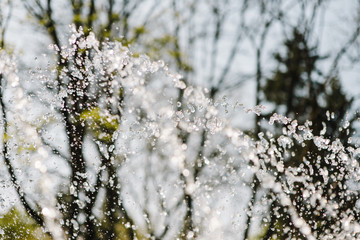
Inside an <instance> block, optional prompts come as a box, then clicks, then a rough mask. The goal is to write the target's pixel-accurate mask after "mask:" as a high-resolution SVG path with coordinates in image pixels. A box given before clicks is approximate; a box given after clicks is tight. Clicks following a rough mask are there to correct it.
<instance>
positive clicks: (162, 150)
mask: <svg viewBox="0 0 360 240" xmlns="http://www.w3.org/2000/svg"><path fill="white" fill-rule="evenodd" d="M53 48H54V50H55V51H57V52H60V54H61V62H59V63H58V64H59V65H60V66H61V65H62V64H65V63H66V62H68V61H72V62H71V63H70V64H69V66H70V67H69V68H65V67H64V68H63V69H62V71H61V74H60V76H59V79H60V81H63V82H65V83H68V84H63V85H62V86H61V87H60V89H59V92H58V94H57V96H55V97H56V98H57V99H58V100H59V101H57V102H58V104H59V105H58V106H55V107H58V108H61V107H62V104H63V101H65V100H66V99H67V98H68V97H69V96H71V95H73V96H74V95H75V96H78V97H83V96H84V94H89V93H92V94H95V93H97V92H96V91H98V92H99V93H100V94H98V95H96V96H89V98H90V99H92V100H93V101H95V100H96V101H97V102H96V103H97V104H98V105H94V106H90V107H86V106H84V108H83V109H84V111H83V112H82V113H81V114H80V115H79V116H78V118H79V119H80V122H81V123H82V124H84V125H86V126H87V127H88V130H91V131H89V133H90V134H91V135H92V136H91V137H92V138H95V142H96V143H97V144H98V145H99V151H100V152H101V153H102V154H103V155H104V156H105V157H106V158H108V157H109V156H110V153H113V155H114V156H115V157H114V158H113V159H111V161H115V162H116V163H117V164H118V168H119V169H120V170H119V171H122V172H121V173H123V175H124V176H125V177H124V178H126V177H129V178H128V179H124V180H125V181H124V182H126V183H128V186H126V184H124V185H125V186H122V187H123V188H124V189H125V190H124V191H129V192H131V191H135V192H139V191H141V190H142V189H140V187H138V186H141V185H142V184H147V183H143V182H142V183H139V182H137V181H144V179H145V180H146V181H147V180H148V179H150V180H151V181H152V182H153V183H154V185H156V186H155V187H154V188H155V190H154V193H155V194H160V197H159V198H160V199H161V204H160V206H158V207H154V208H155V209H156V210H159V212H161V213H162V214H161V216H160V217H159V219H161V221H162V222H163V223H164V224H165V223H166V220H164V219H166V218H168V217H173V218H176V215H177V211H174V213H172V214H173V215H171V207H173V208H175V209H177V206H179V205H181V204H182V203H183V202H184V201H183V200H184V199H183V197H184V196H183V194H186V195H188V196H190V197H192V198H193V199H194V202H195V204H194V206H195V210H193V211H194V212H195V213H196V214H195V216H196V218H195V219H196V220H197V221H198V222H199V221H200V222H201V221H206V216H210V218H209V219H210V220H209V223H210V224H209V226H203V228H205V229H206V227H208V228H209V229H210V230H211V229H212V230H213V231H219V229H221V228H225V226H223V225H222V223H221V221H220V217H219V214H217V213H215V211H212V208H213V206H216V204H218V200H219V199H221V197H222V196H220V197H218V198H215V197H214V195H216V193H217V192H216V191H215V190H216V189H220V188H221V187H222V186H224V185H225V186H227V187H230V189H231V191H232V192H236V191H239V193H240V194H241V193H242V192H243V190H238V188H239V186H238V185H241V184H240V183H241V182H243V183H246V181H245V180H244V181H243V180H242V178H243V173H244V169H245V171H247V172H251V173H252V174H255V175H256V176H257V178H258V179H259V181H260V185H261V188H262V189H263V190H264V191H265V192H266V193H269V192H272V193H274V195H275V196H276V198H278V199H279V203H280V204H281V205H282V207H283V208H284V209H286V211H287V213H288V214H289V215H290V219H291V222H292V223H293V226H294V227H295V228H296V229H298V230H299V232H300V233H301V234H303V235H304V236H305V237H306V238H308V239H316V238H317V237H319V236H316V235H315V234H314V232H313V226H311V224H310V223H308V222H307V221H306V219H305V218H303V217H302V213H301V212H299V210H298V208H297V206H296V204H294V201H293V199H292V198H291V193H293V192H294V191H296V188H297V186H299V184H301V186H302V187H303V189H301V192H302V195H301V197H302V198H303V201H305V202H306V203H307V204H309V205H310V206H312V207H315V209H316V210H318V211H323V212H324V214H328V215H329V216H331V217H333V218H335V217H338V218H339V219H338V224H339V226H338V227H339V229H337V232H338V234H339V236H341V237H344V236H345V237H346V236H354V234H355V233H357V232H359V228H360V226H359V224H357V223H356V222H355V221H354V218H353V217H352V215H351V213H349V214H347V215H344V214H343V215H341V216H338V209H339V208H340V207H341V206H339V204H342V203H339V202H336V201H335V200H334V201H331V200H329V199H326V198H325V197H323V192H322V189H321V185H316V184H317V183H314V182H313V181H312V180H313V179H312V177H313V174H314V171H317V170H316V169H314V168H313V163H312V162H319V164H320V163H322V162H323V161H324V162H326V164H330V165H334V167H339V168H344V169H340V170H343V171H344V174H343V175H341V174H340V175H339V176H331V173H330V172H329V171H328V170H327V169H326V168H322V167H320V168H319V169H318V170H319V174H320V175H321V176H322V181H323V182H324V183H328V182H329V181H336V179H332V178H334V177H335V178H339V177H346V178H348V179H347V180H348V181H349V182H350V181H352V182H358V181H359V180H360V173H359V169H360V168H359V164H358V162H357V160H356V157H357V156H358V155H359V152H360V150H359V149H358V148H356V147H344V146H343V144H342V143H341V141H340V140H338V139H337V140H334V141H331V140H330V139H327V138H326V137H325V133H326V131H327V129H326V123H323V129H322V130H321V132H320V135H319V136H314V134H313V131H312V129H311V122H308V121H307V122H305V123H304V124H303V125H300V124H298V122H297V120H293V119H290V118H288V117H286V116H282V115H279V114H274V115H273V116H271V118H270V120H269V125H274V124H279V125H281V126H282V133H281V134H278V135H276V134H277V133H276V134H275V133H271V132H266V133H263V132H260V133H259V134H258V136H257V137H256V139H253V138H252V137H250V136H249V135H247V134H245V133H244V132H243V131H241V130H240V129H238V128H236V127H233V126H232V125H231V123H230V122H229V121H227V119H226V116H224V115H222V114H221V107H226V108H227V107H228V106H229V104H227V102H226V99H223V101H222V103H221V104H220V105H219V104H218V103H217V102H214V101H213V99H210V98H209V96H208V95H209V93H208V91H206V89H202V88H201V87H196V86H191V85H190V84H187V83H186V82H185V80H184V79H182V76H181V75H179V74H177V73H173V72H171V71H170V70H169V69H168V68H167V66H166V65H165V64H164V62H162V61H157V62H153V61H151V60H150V59H149V58H148V57H147V56H145V55H141V56H133V55H132V53H131V51H129V49H127V48H125V47H123V46H122V45H121V44H120V43H118V42H107V43H100V42H99V41H98V40H97V39H96V37H95V35H94V34H93V33H90V34H88V35H87V36H85V35H84V33H83V32H82V31H81V30H80V31H76V30H75V29H73V32H72V35H71V37H70V39H69V44H68V46H64V47H61V48H58V46H53ZM79 50H81V52H82V55H81V58H79V57H78V56H79ZM0 54H1V52H0ZM0 58H1V59H2V60H1V61H0V72H1V73H2V74H4V75H6V79H7V81H8V82H9V85H10V86H11V87H13V88H12V89H13V90H16V89H20V90H16V91H23V90H22V89H21V88H17V87H18V86H19V79H18V77H17V75H16V68H15V66H14V65H13V63H12V62H13V61H12V60H4V59H7V58H4V57H3V56H0ZM70 78H71V79H77V82H70V80H69V79H70ZM71 84H73V85H72V86H71V87H68V85H71ZM65 86H67V87H65ZM87 88H90V89H95V90H93V92H91V91H90V92H87V93H86V92H84V91H83V90H84V89H87ZM16 91H15V93H14V94H13V95H12V96H14V97H13V98H12V101H14V103H15V102H16V104H15V106H17V107H20V108H22V106H23V105H24V104H25V102H22V101H23V100H24V99H25V98H24V92H21V93H16ZM74 91H75V92H76V94H74ZM16 94H17V95H16ZM16 96H19V97H18V98H17V97H16ZM73 100H74V101H76V100H77V99H73ZM242 107H243V106H242ZM243 109H244V111H245V112H253V113H255V114H256V115H260V114H261V110H262V109H263V106H256V107H255V108H253V109H246V108H244V107H243ZM13 112H14V113H13V114H15V113H16V111H15V110H13ZM331 115H332V114H330V113H328V117H329V119H330V118H332V116H331ZM43 117H46V116H45V115H44V116H43ZM74 121H75V120H74ZM31 127H35V129H39V128H41V126H31V125H30V126H29V128H26V129H29V130H28V131H25V132H28V133H29V134H30V135H33V136H34V139H35V140H34V141H35V142H36V141H37V142H36V144H34V145H36V146H35V148H36V151H37V154H38V155H39V156H40V157H39V158H38V160H36V161H34V167H35V169H37V170H38V171H40V172H41V173H43V174H45V173H47V170H48V169H47V166H46V164H45V163H44V160H45V159H47V158H49V155H50V154H51V153H49V152H48V151H47V150H45V149H46V148H45V146H42V144H41V141H39V136H38V135H37V131H36V130H34V128H31ZM348 127H349V125H348V123H347V122H346V123H345V124H344V127H343V129H344V131H346V130H347V128H348ZM104 128H106V129H107V133H106V134H108V135H106V134H105V133H104V132H101V129H104ZM19 129H20V128H18V130H19ZM22 131H23V130H22ZM101 134H102V135H101ZM309 142H312V143H313V144H314V145H315V146H316V148H318V150H321V151H326V154H325V156H324V157H320V156H312V158H311V159H306V158H304V159H303V160H302V161H303V162H302V164H301V165H299V166H295V167H294V166H289V165H288V164H287V161H288V160H289V159H291V158H292V157H295V155H296V154H297V152H295V151H293V148H294V146H301V148H302V149H305V148H306V147H307V146H308V144H309ZM102 143H112V144H110V146H105V145H106V144H102ZM89 145H91V144H89ZM89 149H90V147H89ZM94 155H95V154H94ZM339 163H341V164H340V165H339ZM94 165H95V166H99V164H98V165H96V164H94ZM320 165H321V164H320ZM99 168H101V167H99ZM305 168H306V169H308V170H307V172H303V169H305ZM249 169H250V170H251V171H249ZM151 171H153V172H151ZM154 171H156V172H154ZM345 172H346V173H345ZM151 174H153V176H149V175H151ZM136 175H138V176H136ZM134 176H135V177H134ZM129 179H130V180H132V179H135V180H134V182H135V183H133V185H131V183H130V182H131V181H129ZM239 179H240V180H239ZM150 180H149V181H150ZM42 182H43V183H44V184H43V189H44V190H43V191H42V192H41V194H42V195H44V196H49V197H48V198H44V199H43V200H42V201H40V202H39V203H40V204H41V205H42V214H43V215H44V216H45V217H46V219H47V223H48V226H49V229H50V230H51V231H52V232H54V236H59V238H61V237H60V235H59V234H57V233H60V232H61V230H59V226H57V225H56V222H57V218H59V217H60V215H59V213H58V210H57V209H56V202H55V197H51V196H50V195H48V194H45V193H46V190H47V189H49V188H52V187H53V184H55V183H53V184H45V183H49V182H50V183H51V180H50V178H47V176H45V175H42ZM134 186H135V187H134ZM136 186H137V187H136ZM87 187H89V188H91V186H87ZM144 189H146V191H149V189H147V186H146V187H144ZM159 189H161V191H160V190H159ZM71 191H74V187H70V193H71ZM182 191H183V192H182ZM217 191H219V193H220V194H219V195H221V191H220V190H217ZM349 193H350V190H349ZM141 194H146V192H145V193H141ZM231 198H233V201H234V202H237V200H238V199H237V198H239V194H234V193H232V195H231ZM128 199H131V197H129V198H128ZM154 199H156V198H153V199H152V200H149V201H155V200H154ZM125 200H126V199H125ZM128 201H129V200H128ZM133 201H134V202H133V203H132V206H133V205H135V207H134V209H136V211H139V209H140V210H141V209H142V208H144V206H143V205H144V204H143V203H141V201H140V200H139V201H136V200H133ZM174 206H175V207H174ZM136 211H135V212H136ZM152 211H153V212H154V209H152ZM145 215H146V219H145V220H146V221H150V218H149V217H148V216H147V214H145ZM170 215H171V216H170ZM174 216H175V217H174ZM71 221H75V223H78V222H77V221H76V220H74V219H72V220H71ZM75 223H74V224H75ZM177 224H179V223H177ZM75 225H76V224H75ZM159 225H160V224H159ZM175 225H176V224H175ZM128 227H131V226H128ZM204 232H205V231H204ZM189 234H190V235H189V236H194V234H197V232H196V231H194V232H191V233H189ZM341 234H342V235H341ZM347 234H348V235H347ZM322 237H323V238H324V239H325V238H329V239H330V236H327V235H324V236H322ZM335 237H336V236H335ZM345 237H344V238H345Z"/></svg>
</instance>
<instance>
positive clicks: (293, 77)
mask: <svg viewBox="0 0 360 240" xmlns="http://www.w3.org/2000/svg"><path fill="white" fill-rule="evenodd" d="M284 46H285V55H282V54H281V53H276V54H275V55H274V59H275V60H276V62H277V63H278V67H277V69H276V71H275V72H274V74H273V77H272V78H268V79H267V80H266V83H265V86H264V87H263V93H264V100H265V101H267V102H269V103H271V104H272V106H274V108H273V113H280V114H284V115H285V116H287V117H291V118H292V119H297V121H298V124H310V125H312V134H313V135H314V136H320V137H319V138H318V139H316V140H314V141H309V140H308V141H305V142H303V143H294V145H293V147H291V149H290V152H291V154H290V155H289V156H287V157H284V159H283V162H284V168H285V169H289V168H294V169H297V170H298V173H297V174H296V176H302V177H306V176H310V175H311V176H312V178H311V180H309V181H306V182H299V183H296V184H295V185H294V189H292V191H291V192H289V193H288V194H289V196H290V199H291V200H292V202H293V205H294V206H295V208H296V209H297V211H298V212H299V215H300V217H302V218H303V219H304V220H305V221H306V222H307V223H308V224H309V226H310V227H311V232H312V233H313V234H314V236H315V237H316V238H317V239H321V238H322V236H323V235H324V234H329V233H334V232H336V231H338V230H339V229H338V228H337V227H336V224H335V223H336V221H337V220H338V217H339V216H342V215H344V214H349V212H353V214H352V216H356V219H353V221H358V220H359V219H358V216H359V215H358V214H359V212H358V209H357V208H356V202H357V200H358V199H359V192H356V191H351V190H350V189H349V185H348V184H349V183H348V179H349V172H348V171H347V169H346V167H344V165H343V164H344V162H343V160H341V156H338V158H336V159H337V160H335V155H330V154H329V152H328V149H329V148H331V146H326V145H325V146H322V143H321V141H325V142H337V141H339V143H340V144H339V146H340V145H341V147H342V148H345V149H346V148H348V147H351V146H353V145H352V143H351V142H350V141H349V139H350V136H351V134H350V133H353V132H354V127H353V123H354V121H355V120H356V119H357V117H358V116H357V114H355V116H353V117H351V118H350V117H349V115H348V114H349V112H350V111H351V110H352V103H353V99H352V98H350V99H349V98H348V97H347V96H346V94H345V93H344V92H343V90H342V87H341V84H340V82H339V80H338V78H337V77H336V76H335V77H331V78H330V79H326V78H325V79H324V75H323V74H322V73H321V71H320V70H319V69H318V68H317V65H318V64H319V62H320V61H321V60H322V59H325V57H322V56H319V55H318V54H317V47H311V46H309V42H308V40H307V35H306V33H302V32H300V30H299V29H297V28H295V29H294V30H293V33H292V36H291V38H290V39H288V40H286V41H285V42H284ZM273 113H271V114H270V115H269V117H268V119H269V118H270V116H271V115H273ZM283 128H284V126H280V125H278V126H277V127H276V128H275V130H274V131H273V132H274V133H276V132H277V134H278V135H277V136H279V135H281V134H282V133H283V132H284V129H283ZM285 131H286V130H285ZM274 137H276V135H275V136H274ZM324 139H325V140H324ZM278 144H279V148H280V146H281V143H280V142H279V143H278ZM268 167H269V168H272V171H274V172H276V173H277V174H276V175H277V179H279V180H280V181H287V180H286V177H285V174H284V172H278V171H277V170H276V168H275V169H274V168H273V167H271V166H268ZM285 171H286V170H285ZM327 176H331V177H329V178H328V177H327ZM308 185H311V186H313V187H314V190H313V191H314V192H316V191H318V192H319V193H320V194H321V198H322V200H323V201H325V202H327V203H331V202H337V203H342V204H339V208H338V209H336V210H335V211H336V213H330V212H329V211H327V210H326V209H324V208H323V207H322V203H321V200H320V199H317V200H316V203H311V202H310V199H309V196H308V195H309V194H310V192H309V189H308ZM270 196H271V197H270V199H272V200H271V201H272V203H271V205H270V217H269V222H268V223H267V224H266V225H267V227H268V228H267V232H266V234H264V237H263V238H264V239H271V238H272V237H274V236H276V239H289V238H291V239H293V238H297V239H306V236H304V235H303V234H301V233H300V231H299V230H298V229H297V228H295V227H294V226H296V224H294V222H293V219H292V218H291V216H290V215H289V214H288V213H287V211H286V210H284V209H283V207H282V206H281V204H279V201H280V199H279V197H278V196H277V194H276V193H274V192H271V193H270Z"/></svg>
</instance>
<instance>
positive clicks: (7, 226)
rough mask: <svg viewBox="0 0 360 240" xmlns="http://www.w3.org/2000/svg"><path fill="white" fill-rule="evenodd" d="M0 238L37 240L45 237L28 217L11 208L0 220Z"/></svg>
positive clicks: (5, 239)
mask: <svg viewBox="0 0 360 240" xmlns="http://www.w3.org/2000/svg"><path fill="white" fill-rule="evenodd" d="M0 238H1V239H3V240H12V239H26V240H37V239H44V240H47V239H49V237H47V236H46V235H45V234H44V233H43V232H42V230H41V228H40V227H39V226H38V225H37V224H36V223H34V222H33V220H31V219H30V218H29V217H27V216H26V215H24V214H22V213H21V212H19V211H18V210H17V209H16V208H12V209H11V210H10V211H9V212H7V213H6V214H5V215H3V216H1V218H0Z"/></svg>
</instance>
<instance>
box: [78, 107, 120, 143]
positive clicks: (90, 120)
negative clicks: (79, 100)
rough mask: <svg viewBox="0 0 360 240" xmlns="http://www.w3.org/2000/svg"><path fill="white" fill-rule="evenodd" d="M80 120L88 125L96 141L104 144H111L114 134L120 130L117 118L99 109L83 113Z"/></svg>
mask: <svg viewBox="0 0 360 240" xmlns="http://www.w3.org/2000/svg"><path fill="white" fill-rule="evenodd" d="M80 120H81V121H82V122H85V123H86V125H87V127H88V129H89V130H90V131H92V132H93V134H94V135H95V137H96V139H98V140H101V141H103V142H111V140H112V136H113V133H114V132H115V131H116V130H118V128H119V121H118V119H117V117H116V116H112V115H111V114H110V113H107V112H105V111H104V110H101V109H100V108H99V107H95V108H91V109H89V110H85V111H83V112H82V113H81V115H80Z"/></svg>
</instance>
